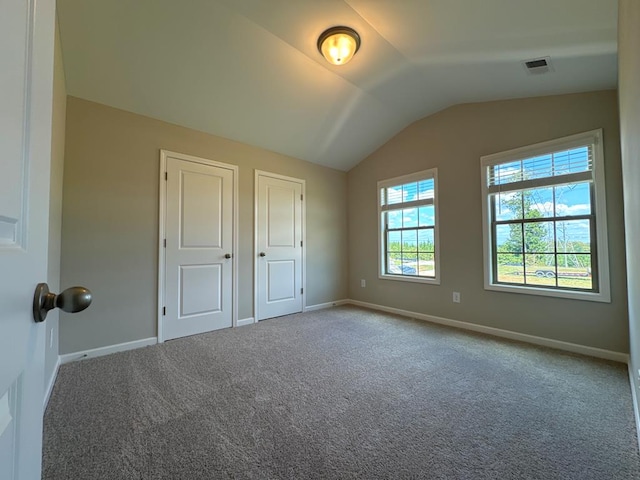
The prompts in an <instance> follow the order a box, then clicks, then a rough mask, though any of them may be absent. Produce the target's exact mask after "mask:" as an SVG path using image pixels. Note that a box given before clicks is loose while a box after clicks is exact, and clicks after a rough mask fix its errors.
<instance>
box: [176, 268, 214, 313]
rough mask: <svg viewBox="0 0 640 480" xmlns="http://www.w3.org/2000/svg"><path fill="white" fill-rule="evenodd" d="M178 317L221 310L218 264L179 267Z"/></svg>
mask: <svg viewBox="0 0 640 480" xmlns="http://www.w3.org/2000/svg"><path fill="white" fill-rule="evenodd" d="M180 270H181V274H182V275H181V278H180V298H181V300H182V301H181V305H180V317H181V318H185V317H188V316H189V315H197V314H206V313H217V312H220V311H221V310H222V298H221V295H220V292H221V291H222V268H220V265H219V264H218V265H184V266H181V267H180Z"/></svg>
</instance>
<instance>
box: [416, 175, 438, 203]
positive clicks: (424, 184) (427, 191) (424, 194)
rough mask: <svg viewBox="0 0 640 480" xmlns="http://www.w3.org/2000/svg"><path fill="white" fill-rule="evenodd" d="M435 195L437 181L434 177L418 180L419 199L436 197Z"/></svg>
mask: <svg viewBox="0 0 640 480" xmlns="http://www.w3.org/2000/svg"><path fill="white" fill-rule="evenodd" d="M434 196H435V181H434V180H433V178H430V179H428V180H422V181H421V182H418V199H419V200H424V199H427V198H434Z"/></svg>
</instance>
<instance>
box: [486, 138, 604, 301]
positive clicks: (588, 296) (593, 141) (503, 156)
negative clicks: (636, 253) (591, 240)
mask: <svg viewBox="0 0 640 480" xmlns="http://www.w3.org/2000/svg"><path fill="white" fill-rule="evenodd" d="M584 145H593V182H594V185H595V200H596V205H595V214H596V215H595V216H596V243H597V246H596V248H597V255H598V274H599V275H598V290H599V291H598V292H581V291H577V290H554V289H551V288H549V289H546V288H536V287H529V286H527V287H525V286H519V285H505V284H498V283H494V279H493V271H492V268H491V265H492V257H491V253H492V252H491V245H492V243H493V242H492V237H491V228H490V220H491V210H490V209H491V206H490V204H489V202H488V199H489V187H488V185H487V167H489V166H492V165H496V164H499V163H506V162H509V161H516V160H522V159H524V158H529V157H532V156H536V155H540V154H544V153H549V152H552V151H560V150H563V149H564V148H575V147H578V146H584ZM480 164H481V166H480V170H481V171H480V178H481V181H482V238H483V252H484V288H485V290H494V291H497V292H509V293H524V294H528V295H542V296H546V297H557V298H570V299H574V300H588V301H592V302H607V303H610V302H611V287H610V277H609V246H608V235H607V232H608V230H607V203H606V201H607V200H606V192H605V178H604V151H603V147H602V129H598V130H591V131H589V132H584V133H578V134H576V135H571V136H569V137H564V138H559V139H556V140H550V141H548V142H542V143H537V144H535V145H530V146H526V147H521V148H516V149H514V150H509V151H506V152H500V153H495V154H493V155H486V156H483V157H481V158H480Z"/></svg>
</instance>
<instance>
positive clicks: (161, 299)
mask: <svg viewBox="0 0 640 480" xmlns="http://www.w3.org/2000/svg"><path fill="white" fill-rule="evenodd" d="M169 157H172V158H177V159H178V160H183V161H186V162H192V163H199V164H202V165H208V166H211V167H218V168H224V169H227V170H231V171H232V172H233V196H232V198H233V205H232V208H231V209H232V214H231V215H232V223H233V225H232V226H231V236H232V241H231V245H232V249H233V253H232V255H233V262H232V264H231V298H232V300H231V319H232V324H231V326H232V327H237V326H238V261H239V256H238V166H237V165H231V164H229V163H222V162H218V161H216V160H209V159H206V158H201V157H195V156H193V155H187V154H185V153H177V152H172V151H170V150H163V149H161V150H160V175H159V182H160V202H159V209H158V213H159V234H158V310H157V315H158V343H164V341H165V338H164V323H163V321H164V315H163V309H164V307H165V305H166V304H165V276H166V271H165V268H166V265H165V255H166V250H165V247H164V239H165V238H166V206H167V181H166V176H165V172H166V171H167V158H169Z"/></svg>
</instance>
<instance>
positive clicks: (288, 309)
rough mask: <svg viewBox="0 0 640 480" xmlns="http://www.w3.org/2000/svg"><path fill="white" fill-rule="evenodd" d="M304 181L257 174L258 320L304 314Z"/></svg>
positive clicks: (262, 173) (265, 173)
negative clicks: (297, 313) (298, 313)
mask: <svg viewBox="0 0 640 480" xmlns="http://www.w3.org/2000/svg"><path fill="white" fill-rule="evenodd" d="M303 191H304V180H298V179H294V178H289V177H283V176H280V175H275V174H271V173H267V172H258V171H257V172H256V261H257V265H256V277H257V281H256V295H257V302H256V318H257V319H258V320H264V319H265V318H272V317H278V316H280V315H288V314H290V313H296V312H301V311H302V304H303V302H302V298H303V265H302V263H303V254H302V252H303V250H302V249H303V231H304V228H303V221H304V208H303V206H304V203H303V202H304V197H303Z"/></svg>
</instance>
